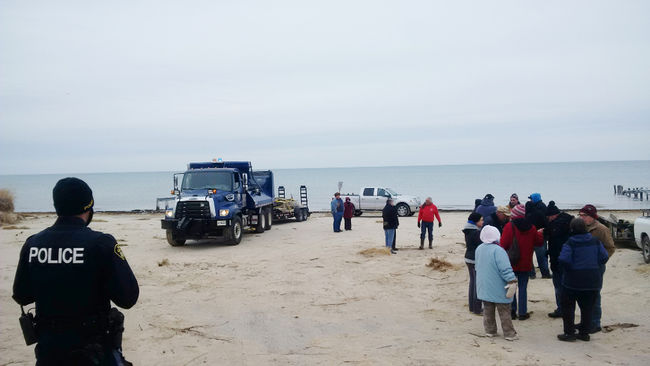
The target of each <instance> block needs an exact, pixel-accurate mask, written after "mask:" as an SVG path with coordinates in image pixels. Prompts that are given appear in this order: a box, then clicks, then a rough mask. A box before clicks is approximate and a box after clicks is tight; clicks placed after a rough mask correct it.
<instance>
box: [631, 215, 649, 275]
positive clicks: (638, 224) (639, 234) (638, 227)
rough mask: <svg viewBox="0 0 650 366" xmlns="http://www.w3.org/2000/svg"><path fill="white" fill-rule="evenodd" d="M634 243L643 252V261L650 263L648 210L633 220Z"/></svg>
mask: <svg viewBox="0 0 650 366" xmlns="http://www.w3.org/2000/svg"><path fill="white" fill-rule="evenodd" d="M634 241H635V242H636V245H637V246H638V247H639V248H641V251H642V252H643V260H644V261H645V262H646V263H650V210H644V211H643V216H641V217H639V218H637V219H636V220H634Z"/></svg>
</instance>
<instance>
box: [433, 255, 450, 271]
mask: <svg viewBox="0 0 650 366" xmlns="http://www.w3.org/2000/svg"><path fill="white" fill-rule="evenodd" d="M427 267H429V268H431V269H433V270H434V271H440V272H445V271H447V270H448V269H454V265H453V264H451V263H449V262H447V261H446V260H444V259H440V258H438V257H433V258H431V261H430V262H429V263H428V264H427Z"/></svg>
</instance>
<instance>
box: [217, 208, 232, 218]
mask: <svg viewBox="0 0 650 366" xmlns="http://www.w3.org/2000/svg"><path fill="white" fill-rule="evenodd" d="M229 213H230V210H228V209H223V210H219V216H221V217H225V216H228V214H229Z"/></svg>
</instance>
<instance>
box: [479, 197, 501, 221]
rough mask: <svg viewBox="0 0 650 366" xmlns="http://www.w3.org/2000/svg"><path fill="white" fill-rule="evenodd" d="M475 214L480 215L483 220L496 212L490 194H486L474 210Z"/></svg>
mask: <svg viewBox="0 0 650 366" xmlns="http://www.w3.org/2000/svg"><path fill="white" fill-rule="evenodd" d="M475 211H476V212H478V213H480V214H481V216H482V217H483V218H486V217H488V216H490V215H492V214H493V213H495V212H496V211H497V207H496V206H495V205H494V196H493V195H491V194H490V193H488V194H486V195H485V197H483V200H482V201H481V204H480V205H479V206H478V207H477V208H476V210H475Z"/></svg>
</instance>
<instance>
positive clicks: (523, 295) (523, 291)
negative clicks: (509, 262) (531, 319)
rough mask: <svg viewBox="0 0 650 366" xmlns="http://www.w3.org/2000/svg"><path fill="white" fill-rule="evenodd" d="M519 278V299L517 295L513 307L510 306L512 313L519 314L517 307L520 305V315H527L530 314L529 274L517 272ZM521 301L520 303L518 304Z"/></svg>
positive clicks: (513, 300)
mask: <svg viewBox="0 0 650 366" xmlns="http://www.w3.org/2000/svg"><path fill="white" fill-rule="evenodd" d="M515 276H516V277H517V292H518V293H519V298H517V294H515V297H514V298H513V299H512V305H510V307H511V309H512V312H513V313H516V312H517V305H519V315H526V313H527V312H528V304H527V302H528V293H527V288H528V272H515ZM517 300H519V302H517Z"/></svg>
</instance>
